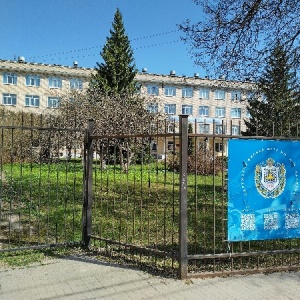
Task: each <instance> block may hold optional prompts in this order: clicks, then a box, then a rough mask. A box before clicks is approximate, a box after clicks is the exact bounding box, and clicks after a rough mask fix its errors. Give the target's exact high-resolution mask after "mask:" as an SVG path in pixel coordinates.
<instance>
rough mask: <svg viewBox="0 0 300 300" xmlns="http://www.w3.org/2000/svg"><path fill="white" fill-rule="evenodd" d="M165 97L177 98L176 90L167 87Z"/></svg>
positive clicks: (172, 87)
mask: <svg viewBox="0 0 300 300" xmlns="http://www.w3.org/2000/svg"><path fill="white" fill-rule="evenodd" d="M165 96H167V97H174V96H176V88H175V87H174V86H166V87H165Z"/></svg>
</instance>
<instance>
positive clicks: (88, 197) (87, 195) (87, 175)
mask: <svg viewBox="0 0 300 300" xmlns="http://www.w3.org/2000/svg"><path fill="white" fill-rule="evenodd" d="M93 130H94V121H93V120H89V122H88V127H87V130H86V134H85V141H84V180H83V184H84V187H83V216H82V225H83V226H82V240H83V243H84V245H85V247H89V245H90V239H91V238H90V236H91V233H92V182H93V179H92V175H93V172H92V169H93V139H92V138H91V135H92V134H93Z"/></svg>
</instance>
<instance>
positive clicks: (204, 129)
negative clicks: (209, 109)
mask: <svg viewBox="0 0 300 300" xmlns="http://www.w3.org/2000/svg"><path fill="white" fill-rule="evenodd" d="M199 133H205V134H208V133H209V124H199Z"/></svg>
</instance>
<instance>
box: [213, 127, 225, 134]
mask: <svg viewBox="0 0 300 300" xmlns="http://www.w3.org/2000/svg"><path fill="white" fill-rule="evenodd" d="M215 131H216V132H215V133H216V134H225V133H226V131H225V126H223V125H216V127H215Z"/></svg>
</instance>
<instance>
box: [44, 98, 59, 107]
mask: <svg viewBox="0 0 300 300" xmlns="http://www.w3.org/2000/svg"><path fill="white" fill-rule="evenodd" d="M47 106H48V108H58V107H59V106H60V98H59V97H48V103H47Z"/></svg>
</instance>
